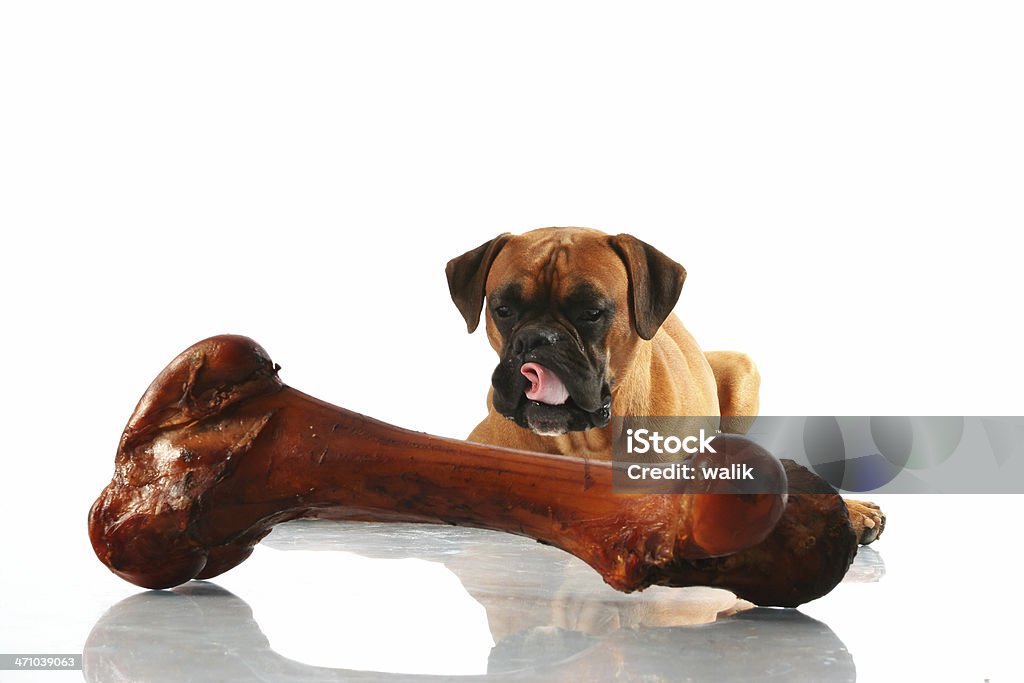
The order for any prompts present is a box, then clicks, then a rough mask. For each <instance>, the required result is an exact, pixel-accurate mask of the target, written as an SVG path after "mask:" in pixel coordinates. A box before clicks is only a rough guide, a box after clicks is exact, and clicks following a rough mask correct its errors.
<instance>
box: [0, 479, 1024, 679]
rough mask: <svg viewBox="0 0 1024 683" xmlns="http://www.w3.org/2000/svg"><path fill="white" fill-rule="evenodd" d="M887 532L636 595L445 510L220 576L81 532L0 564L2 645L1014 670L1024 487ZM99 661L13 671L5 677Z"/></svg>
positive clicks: (194, 668) (120, 651) (899, 509)
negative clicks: (702, 582) (820, 573)
mask: <svg viewBox="0 0 1024 683" xmlns="http://www.w3.org/2000/svg"><path fill="white" fill-rule="evenodd" d="M883 502H884V504H885V507H886V509H887V511H888V512H889V515H890V524H889V528H888V530H887V532H886V534H885V536H884V537H883V539H882V540H881V541H879V542H878V543H877V544H876V545H875V546H874V547H873V548H871V549H868V550H865V551H863V552H862V553H861V554H860V556H859V557H858V560H857V562H856V563H855V564H854V567H853V568H852V569H851V571H850V573H849V575H848V577H847V580H846V581H844V583H843V584H842V585H840V586H839V587H838V588H837V589H836V590H835V591H833V592H832V593H831V594H829V595H828V596H826V597H824V598H821V599H820V600H817V601H815V602H812V603H810V604H808V605H805V606H803V607H801V608H800V609H799V610H778V609H748V607H749V606H747V605H744V604H742V603H737V601H736V600H735V599H734V598H733V597H732V595H731V594H728V593H726V592H724V591H716V590H710V589H685V590H680V589H662V588H655V589H650V590H648V591H644V592H642V593H639V594H634V595H623V594H620V593H617V592H616V591H614V590H612V589H610V588H608V587H607V586H605V585H604V584H603V583H602V582H601V581H600V579H598V577H597V576H596V575H595V574H594V573H593V572H592V571H590V570H589V568H587V567H586V566H585V565H583V564H582V563H580V562H578V561H576V560H575V559H574V558H571V557H569V556H567V555H565V554H564V553H561V552H559V551H557V550H554V549H552V548H548V547H544V546H540V545H538V544H535V543H532V542H529V541H526V540H524V539H520V538H516V537H512V536H507V535H503V534H497V533H491V532H482V531H473V530H462V529H454V528H447V527H424V526H414V525H398V526H384V525H363V524H354V523H353V524H335V523H295V524H292V525H288V526H285V527H281V528H280V529H279V530H276V531H275V532H274V533H273V534H272V535H271V536H270V537H269V538H268V539H266V540H265V541H264V543H263V544H262V545H261V546H260V547H258V548H257V551H256V552H255V553H254V554H253V556H252V557H251V558H250V559H249V560H247V561H246V562H245V563H244V564H242V565H241V566H239V567H237V568H235V569H234V570H232V571H230V572H228V573H227V574H225V575H223V576H221V577H218V578H217V579H215V580H213V581H210V582H193V583H191V584H188V585H186V586H183V587H180V588H178V589H175V590H173V591H143V590H139V589H137V588H135V587H133V586H131V585H129V584H126V583H124V582H122V581H121V580H120V579H117V578H116V577H114V576H113V575H111V574H109V573H108V572H107V570H106V569H105V568H103V567H102V566H101V565H100V564H99V563H98V562H97V561H96V559H95V558H94V557H93V556H92V554H91V552H89V549H88V547H87V545H86V544H85V543H84V542H83V541H84V534H82V535H81V536H80V537H78V538H54V539H53V542H52V543H51V544H49V546H48V547H46V548H44V549H42V555H39V554H38V551H33V553H32V554H31V556H30V554H28V553H24V552H19V549H18V546H17V544H9V546H8V547H9V548H10V554H8V556H7V559H6V560H5V562H4V563H3V582H2V592H0V598H2V615H3V617H2V621H0V651H2V652H21V651H24V652H51V653H71V652H84V654H85V670H84V675H85V678H86V680H89V681H126V682H127V681H131V682H133V683H142V682H144V681H180V680H209V681H218V680H243V679H247V680H262V681H278V680H280V681H305V680H316V681H335V680H339V681H340V680H353V679H357V680H361V679H363V678H366V679H370V680H388V679H390V678H392V677H393V678H395V679H396V680H398V679H401V680H407V679H408V678H409V675H411V674H418V675H423V676H424V677H426V676H428V675H433V676H438V675H442V676H444V675H458V676H477V677H480V676H485V675H487V676H493V677H494V678H495V679H497V680H524V681H525V680H538V679H541V680H604V679H617V680H679V679H680V678H685V679H686V680H731V679H737V680H747V679H750V678H752V677H755V678H757V679H759V680H778V681H789V680H808V681H820V680H841V681H850V680H859V681H889V680H956V681H971V680H974V681H983V680H986V679H988V680H992V681H1000V680H1005V681H1010V680H1020V678H1021V676H1024V666H1022V665H1021V663H1020V661H1019V653H1018V645H1017V642H1018V635H1017V628H1016V623H1017V618H1018V614H1019V608H1020V607H1021V602H1022V601H1021V599H1020V597H1019V595H1017V594H1016V593H1015V592H1013V586H1014V585H1015V581H1016V580H1017V573H1018V571H1019V567H1020V566H1021V560H1022V559H1024V558H1022V553H1021V550H1020V546H1019V544H1016V543H1015V541H1014V538H1013V532H1012V529H1013V527H1012V520H1013V519H1015V517H1016V514H1017V511H1018V509H1019V506H1020V504H1021V498H1020V497H1017V496H991V497H980V496H901V497H895V496H889V497H886V498H884V499H883ZM82 675H83V672H77V671H76V672H10V671H5V672H0V680H4V681H23V680H40V681H60V680H78V679H80V678H81V677H82Z"/></svg>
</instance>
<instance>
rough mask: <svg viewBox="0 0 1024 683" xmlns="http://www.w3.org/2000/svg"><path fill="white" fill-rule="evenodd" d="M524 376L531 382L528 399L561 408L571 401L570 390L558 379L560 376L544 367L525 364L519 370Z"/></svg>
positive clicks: (527, 392)
mask: <svg viewBox="0 0 1024 683" xmlns="http://www.w3.org/2000/svg"><path fill="white" fill-rule="evenodd" d="M519 372H521V373H523V376H524V377H525V378H526V379H528V380H530V388H529V389H527V390H526V398H528V399H530V400H531V401H539V402H540V403H547V404H548V405H550V406H560V405H562V404H563V403H565V402H566V401H567V400H569V390H568V389H566V388H565V385H564V384H562V380H560V379H558V375H556V374H555V373H553V372H551V371H550V370H548V369H547V368H546V367H544V366H543V365H538V364H536V363H523V367H522V368H520V369H519Z"/></svg>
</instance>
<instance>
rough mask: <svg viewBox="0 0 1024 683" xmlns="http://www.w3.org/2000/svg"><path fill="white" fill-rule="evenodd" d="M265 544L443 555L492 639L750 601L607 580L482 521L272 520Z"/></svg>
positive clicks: (726, 610)
mask: <svg viewBox="0 0 1024 683" xmlns="http://www.w3.org/2000/svg"><path fill="white" fill-rule="evenodd" d="M263 545H266V546H269V547H271V548H274V549H276V550H286V551H287V550H306V551H309V550H317V551H344V552H347V553H354V554H357V555H360V556H363V557H366V558H373V559H376V560H399V559H408V558H417V559H420V560H429V561H432V562H439V563H442V564H443V565H444V566H445V567H446V568H447V569H449V570H450V571H451V572H452V573H454V575H455V576H456V577H458V580H459V582H460V583H461V584H462V587H463V588H464V589H465V591H466V592H468V593H469V595H470V596H472V598H473V599H474V600H476V601H477V602H478V603H480V604H481V605H482V606H483V607H484V608H485V609H486V610H487V622H488V626H489V627H490V632H491V636H492V637H493V638H494V641H495V642H498V641H501V640H504V639H506V638H509V637H511V636H512V635H513V634H515V633H517V632H521V631H526V630H530V629H533V628H554V627H557V628H559V629H564V630H568V631H577V632H581V633H586V634H588V635H591V636H605V635H608V634H609V633H611V632H613V631H615V630H617V629H620V628H637V627H663V626H685V625H694V624H706V623H710V622H712V621H715V620H716V619H718V618H721V617H724V616H727V615H730V614H734V613H736V612H739V611H742V610H745V609H749V608H751V607H752V605H751V604H750V603H749V602H747V601H745V600H741V599H739V598H737V597H736V596H735V595H733V594H732V593H731V592H729V591H725V590H721V589H717V588H706V587H702V586H693V587H690V588H666V587H663V586H651V587H650V588H648V589H646V590H644V591H636V592H633V593H620V592H618V591H612V590H608V587H607V586H605V585H604V583H603V582H602V581H601V578H600V576H599V575H597V574H596V573H594V571H593V570H591V569H590V567H588V566H587V565H586V564H584V563H583V562H581V561H580V560H579V559H577V558H575V557H573V556H572V555H569V554H568V553H563V552H561V551H559V550H557V549H555V548H551V547H547V546H543V545H539V544H537V543H531V542H530V541H529V539H526V538H522V537H518V536H510V535H508V534H501V533H496V532H493V531H486V530H481V529H466V528H460V527H451V526H437V525H426V524H379V523H372V522H371V523H367V522H328V521H317V520H313V521H310V520H304V521H296V522H289V523H287V524H281V525H279V526H277V527H275V529H274V531H273V533H271V534H270V535H269V536H268V537H267V538H266V539H265V540H264V541H263ZM318 554H319V553H318ZM265 561H266V560H264V562H265ZM307 575H308V570H307ZM261 600H262V598H261Z"/></svg>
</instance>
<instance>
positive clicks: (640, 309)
mask: <svg viewBox="0 0 1024 683" xmlns="http://www.w3.org/2000/svg"><path fill="white" fill-rule="evenodd" d="M446 272H447V275H448V284H449V288H450V290H451V295H452V299H453V301H454V302H455V304H456V306H457V307H458V308H459V311H460V312H461V313H462V315H463V317H464V318H465V320H466V325H467V328H468V329H469V331H470V332H472V331H473V330H474V329H476V327H477V325H478V323H479V319H480V312H481V309H482V308H483V307H484V306H483V305H484V302H485V301H486V302H487V306H486V309H485V316H484V317H485V321H486V322H485V325H486V329H487V338H488V340H489V341H490V344H491V346H492V347H493V348H494V350H495V351H497V353H498V355H499V357H500V358H501V362H500V363H499V365H498V367H497V368H496V369H495V371H494V374H493V377H492V386H491V390H490V392H489V393H488V399H487V403H488V414H487V417H486V418H484V420H483V421H482V422H481V423H480V424H479V425H477V427H476V429H474V430H473V432H472V434H470V436H469V440H470V441H477V442H480V443H487V444H494V445H499V446H507V447H511V448H521V449H525V450H533V451H540V452H546V453H560V454H566V455H577V456H582V457H589V458H595V459H604V460H608V459H611V455H612V434H611V425H610V420H611V417H612V415H616V416H639V415H651V416H662V415H678V416H720V419H721V422H722V424H721V426H722V430H723V431H729V432H743V431H745V429H744V426H745V422H747V421H748V419H749V418H751V417H753V416H755V415H757V411H758V403H759V402H758V389H759V385H760V377H759V375H758V372H757V369H756V367H755V366H754V363H753V362H752V361H751V359H750V358H749V357H748V356H746V355H745V354H742V353H737V352H733V351H717V352H711V353H704V352H703V351H701V349H700V347H699V346H698V344H697V342H696V341H695V340H694V339H693V337H692V336H691V335H690V334H689V332H687V331H686V329H685V328H684V327H683V324H682V323H681V322H680V320H679V319H678V318H677V317H676V316H675V314H673V313H672V309H673V308H674V307H675V304H676V301H677V300H678V297H679V294H680V291H681V289H682V285H683V281H684V280H685V277H686V271H685V270H684V269H683V267H682V266H680V265H679V264H678V263H676V262H675V261H673V260H672V259H670V258H668V257H667V256H665V255H664V254H662V253H661V252H659V251H658V250H657V249H655V248H654V247H652V246H650V245H648V244H646V243H644V242H641V241H640V240H638V239H636V238H635V237H632V236H630V235H615V236H611V235H606V234H604V233H601V232H598V231H596V230H589V229H584V228H542V229H540V230H534V231H532V232H528V233H526V234H523V235H509V234H503V235H499V236H498V237H496V238H494V239H493V240H490V241H489V242H486V243H485V244H483V245H481V246H480V247H478V248H477V249H474V250H472V251H470V252H467V253H466V254H463V255H462V256H459V257H457V258H455V259H452V260H451V261H450V262H449V263H448V267H447V269H446ZM745 418H747V419H745ZM855 506H863V504H860V503H853V502H852V501H851V519H852V520H853V521H854V525H855V526H858V525H859V531H860V532H864V530H865V529H872V528H875V527H877V528H878V529H880V528H881V523H882V518H881V516H880V514H878V513H877V508H874V509H872V508H867V507H864V508H863V512H861V511H860V510H859V509H855ZM860 536H861V538H862V540H863V539H865V538H868V537H869V536H870V540H874V536H877V531H876V532H875V534H874V536H872V535H871V534H870V533H861V534H860Z"/></svg>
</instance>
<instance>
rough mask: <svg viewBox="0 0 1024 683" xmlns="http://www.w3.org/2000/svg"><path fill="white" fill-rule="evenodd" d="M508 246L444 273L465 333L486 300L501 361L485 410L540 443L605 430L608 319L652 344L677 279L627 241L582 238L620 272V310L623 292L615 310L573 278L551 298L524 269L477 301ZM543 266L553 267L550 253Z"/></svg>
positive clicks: (486, 247)
mask: <svg viewBox="0 0 1024 683" xmlns="http://www.w3.org/2000/svg"><path fill="white" fill-rule="evenodd" d="M557 230H559V229H546V230H545V231H537V232H538V233H540V232H548V231H557ZM512 237H513V236H512V235H509V234H507V233H506V234H502V235H499V236H498V237H496V238H494V239H493V240H490V241H489V242H485V243H484V244H482V245H480V246H479V247H477V248H476V249H474V250H472V251H469V252H466V253H465V254H463V255H462V256H459V257H457V258H454V259H452V260H451V261H449V262H448V266H447V268H446V274H447V276H448V287H449V289H450V291H451V295H452V300H453V301H454V302H455V305H456V306H457V307H458V309H459V312H460V313H462V316H463V318H465V320H466V327H467V329H468V330H469V331H470V332H472V331H473V330H475V329H476V328H477V326H478V324H479V322H480V313H481V311H482V309H483V304H484V300H485V298H486V301H487V309H488V313H489V315H490V318H491V320H492V321H493V323H494V327H495V328H496V330H497V332H498V334H499V335H500V340H498V339H495V338H494V337H493V336H492V335H491V334H490V332H489V337H490V338H491V343H492V345H494V346H495V347H496V348H498V347H499V346H500V348H499V350H498V354H499V356H500V358H501V361H500V362H499V364H498V367H497V368H496V369H495V370H494V373H493V375H492V377H491V384H492V386H493V389H494V391H493V399H492V401H493V405H494V408H495V410H496V411H498V412H499V413H500V414H501V415H504V416H505V417H507V418H508V419H510V420H514V421H515V422H516V424H518V425H519V426H521V427H523V428H525V429H529V430H531V431H533V432H536V433H538V434H542V435H557V434H564V433H566V432H572V431H585V430H588V429H591V428H593V427H604V426H606V425H607V424H608V422H609V421H610V419H611V412H612V411H611V404H612V385H613V384H614V379H613V378H612V377H611V373H610V369H609V368H608V366H607V364H608V342H607V340H608V336H609V330H610V329H612V326H613V325H612V324H613V321H614V319H615V316H616V315H625V316H629V320H630V322H631V327H632V329H633V330H634V331H635V333H636V334H637V336H639V337H640V338H641V339H646V340H649V339H651V338H652V337H653V336H654V335H655V334H656V333H657V331H658V329H659V328H660V327H661V324H662V323H663V322H664V320H665V318H667V317H668V315H669V314H670V313H671V312H672V308H673V307H674V306H675V303H676V301H677V299H678V297H679V292H680V290H681V288H682V285H683V280H684V279H685V277H686V271H685V270H684V269H683V267H682V266H680V265H679V264H678V263H676V262H675V261H672V260H671V259H669V258H668V257H666V256H665V255H664V254H662V253H661V252H659V251H657V250H656V249H654V248H653V247H651V246H650V245H648V244H645V243H644V242H641V241H640V240H638V239H636V238H635V237H632V236H630V235H616V236H610V235H603V234H601V233H596V232H595V231H590V235H589V236H588V238H587V239H589V240H591V243H590V247H591V248H594V247H595V246H597V248H599V249H609V250H610V251H609V252H608V254H609V255H610V257H611V258H613V259H615V258H618V259H621V261H622V262H623V263H624V264H625V267H626V268H625V269H626V273H627V275H628V279H629V282H628V292H629V297H628V298H629V301H628V306H626V307H625V310H618V309H619V308H621V306H619V305H618V304H622V303H625V299H626V297H625V296H624V293H620V294H619V295H618V296H620V298H621V300H620V301H616V300H613V299H612V298H610V297H609V296H608V295H606V294H605V293H604V291H605V290H602V288H601V286H600V284H601V283H600V282H599V281H596V280H589V281H588V280H587V279H585V278H582V277H581V278H580V279H579V280H578V281H575V282H572V283H571V286H569V285H567V286H566V287H565V289H568V291H564V290H563V291H562V292H561V294H559V295H558V296H556V295H555V294H554V292H555V291H556V289H558V288H556V287H552V286H551V282H550V281H549V280H551V279H552V278H553V277H555V276H552V275H551V274H550V273H548V275H541V274H537V273H534V272H533V271H534V270H535V269H533V268H526V269H521V270H519V271H516V272H518V275H516V274H515V273H513V274H510V275H509V277H508V279H507V280H505V281H502V282H499V283H497V285H496V286H495V287H494V289H493V291H491V292H489V293H485V287H486V283H487V276H488V272H489V270H490V268H491V265H492V263H493V262H494V260H495V258H496V257H497V256H498V254H499V252H500V251H501V250H502V249H503V248H504V247H505V245H506V243H507V242H508V241H509V240H510V239H511V238H512ZM509 248H510V249H513V247H509ZM513 253H514V252H513ZM544 260H545V262H550V263H554V262H555V258H554V252H553V256H552V257H551V258H547V257H545V259H544ZM540 270H543V271H546V269H545V268H543V267H542V268H541V269H540ZM579 274H580V273H579V272H577V273H574V276H578V275H579ZM538 277H539V278H540V280H544V281H539V280H536V279H535V278H538ZM620 292H623V290H620ZM485 294H486V296H485ZM620 327H621V326H620Z"/></svg>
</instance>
